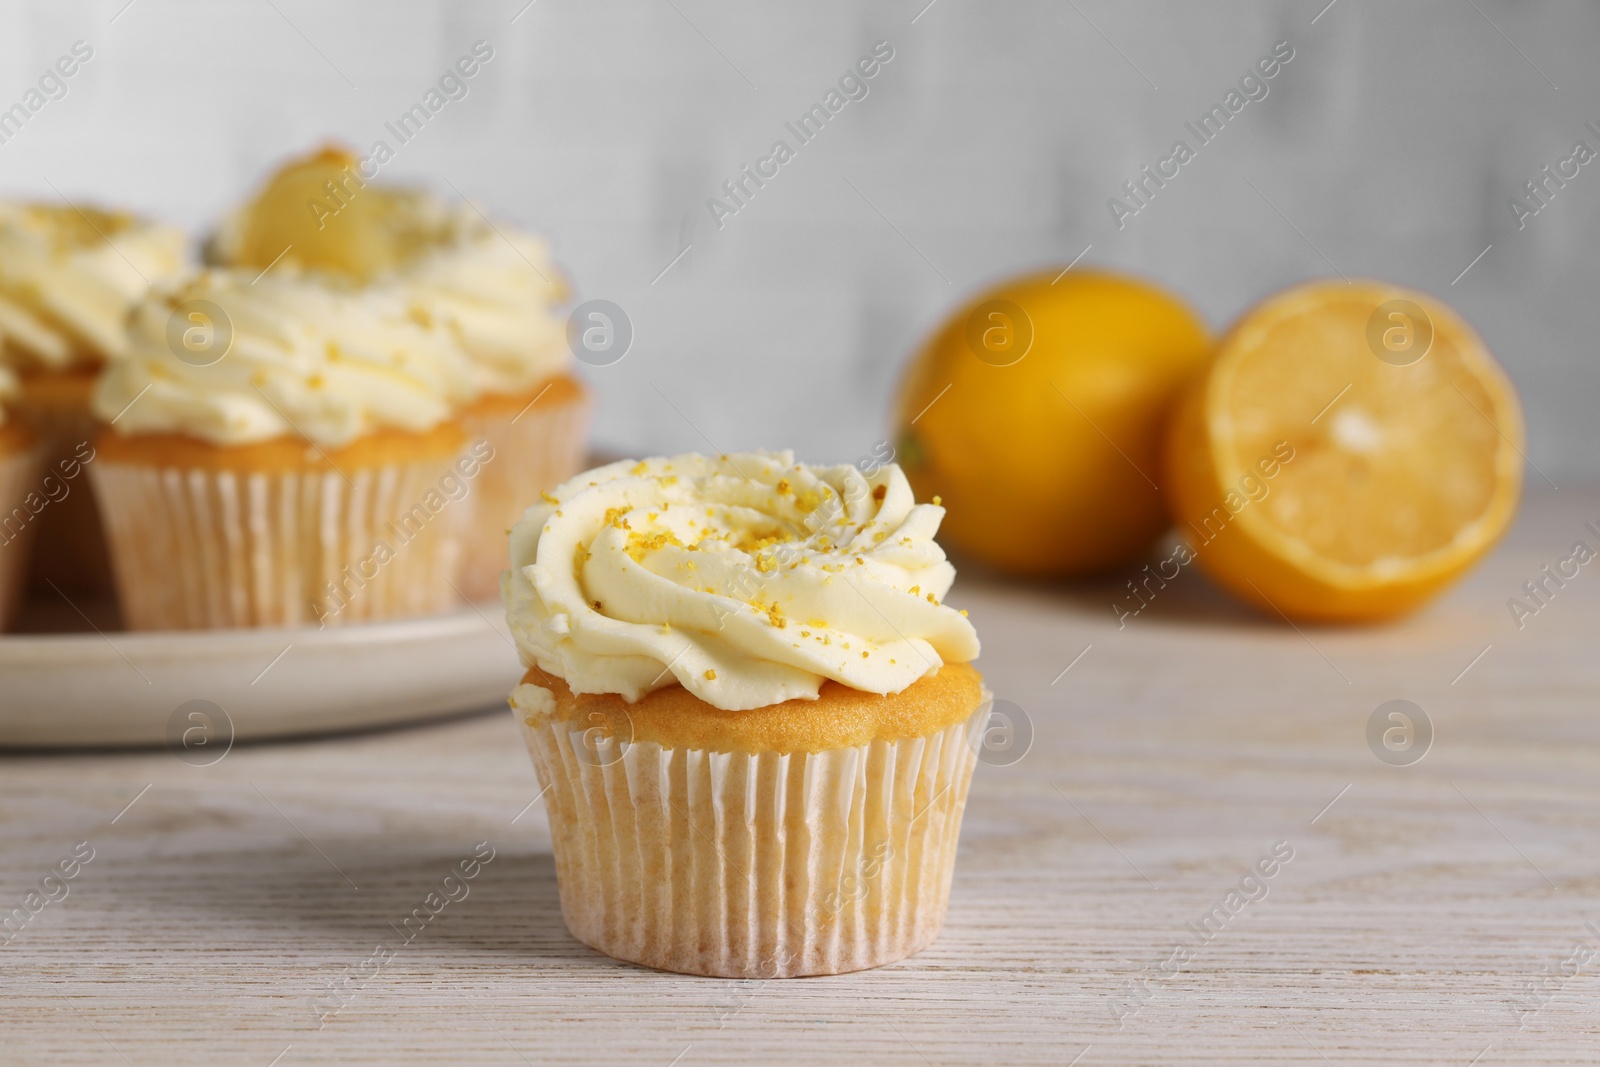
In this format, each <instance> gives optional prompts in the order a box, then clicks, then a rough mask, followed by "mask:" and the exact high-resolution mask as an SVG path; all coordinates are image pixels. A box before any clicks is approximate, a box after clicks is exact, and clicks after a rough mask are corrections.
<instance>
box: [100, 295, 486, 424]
mask: <svg viewBox="0 0 1600 1067" xmlns="http://www.w3.org/2000/svg"><path fill="white" fill-rule="evenodd" d="M189 301H206V302H209V303H210V304H211V305H214V307H215V308H216V309H220V311H221V317H218V316H216V315H215V314H214V313H213V312H209V311H205V310H202V311H201V314H202V315H205V316H206V317H207V319H215V320H216V321H206V320H205V319H197V320H195V325H194V327H193V328H195V329H199V330H205V329H211V330H213V331H216V330H221V329H228V330H231V332H232V342H231V345H229V346H227V347H226V352H225V354H222V355H220V356H219V357H217V358H215V359H214V361H212V358H213V354H212V353H211V352H209V351H208V349H209V348H210V346H211V345H216V344H222V343H224V342H222V341H219V340H217V337H218V335H217V334H216V333H213V334H212V335H211V336H210V337H209V338H204V340H205V342H206V343H205V345H203V346H202V350H201V351H200V352H199V353H196V354H187V353H186V358H184V359H180V358H179V357H178V347H179V346H181V336H182V332H183V331H184V330H186V329H188V328H189V323H188V321H187V320H185V321H182V322H180V323H179V324H178V326H179V327H180V329H179V341H178V342H177V343H176V344H175V342H174V339H173V335H172V332H171V331H172V324H173V318H174V316H175V313H177V312H178V309H179V308H181V307H182V306H183V305H184V304H186V303H187V302H189ZM223 323H225V324H226V325H225V326H224V325H223ZM470 390H471V369H470V367H469V366H468V365H467V361H466V358H465V356H464V355H463V354H462V353H461V351H460V349H459V348H458V347H457V346H456V345H455V344H453V343H452V342H451V341H450V340H449V339H448V338H447V337H444V336H443V335H442V334H440V333H439V331H437V330H433V329H429V328H427V327H425V326H423V325H421V324H419V323H417V322H416V321H414V320H413V319H412V318H410V317H409V316H408V314H407V311H406V308H405V305H404V303H403V301H401V300H399V299H397V298H395V297H393V296H392V295H391V296H384V295H382V294H379V293H375V292H372V291H370V290H369V291H346V290H344V289H340V288H337V287H334V286H331V285H329V284H327V283H326V280H325V279H316V278H311V277H308V276H305V275H302V274H298V273H296V272H293V271H287V270H282V269H281V268H280V269H279V270H278V271H274V272H272V273H269V274H266V275H264V276H260V277H257V276H256V275H255V274H254V273H253V272H251V271H231V270H206V271H203V272H201V273H200V274H199V275H198V276H196V277H194V278H192V279H190V280H189V281H187V282H186V283H184V284H182V285H180V286H176V287H173V288H170V289H168V290H165V291H163V292H160V293H157V294H153V295H152V296H151V297H150V298H149V299H147V300H146V301H144V302H143V303H142V304H140V305H139V307H138V308H137V310H136V311H135V312H134V315H133V331H132V347H131V351H130V352H129V353H128V354H127V355H126V356H125V357H122V358H119V359H116V360H113V361H112V363H111V365H110V366H109V367H108V368H107V369H106V371H105V372H104V373H103V374H102V375H101V376H100V379H99V381H98V382H97V383H96V386H95V392H94V396H93V400H92V406H93V409H94V412H95V414H96V415H98V416H99V417H100V418H102V419H104V420H106V421H108V422H110V421H113V420H114V422H115V427H116V429H117V430H118V431H119V432H122V433H130V434H138V433H178V434H184V435H187V436H190V437H196V438H199V439H201V440H203V441H208V442H210V443H212V444H217V445H243V444H251V443H254V442H257V441H265V440H268V439H271V438H275V437H282V436H287V435H299V436H301V437H303V438H305V439H307V440H309V441H311V442H313V443H315V444H317V445H321V446H323V447H331V448H338V447H342V446H344V445H347V444H349V443H351V442H352V441H354V440H355V439H357V438H358V437H361V436H364V435H366V434H369V433H372V432H374V431H376V430H382V429H397V430H406V431H411V432H421V431H425V430H428V429H431V428H432V427H434V426H436V425H438V424H439V423H440V422H442V421H444V420H445V419H447V418H449V417H450V415H451V412H452V410H453V405H454V404H456V403H459V402H460V401H461V400H462V399H464V398H465V397H467V396H469V395H470Z"/></svg>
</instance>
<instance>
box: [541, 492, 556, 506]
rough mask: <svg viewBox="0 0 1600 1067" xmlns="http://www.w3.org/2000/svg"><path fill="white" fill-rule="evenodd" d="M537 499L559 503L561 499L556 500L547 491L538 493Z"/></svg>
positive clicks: (549, 502) (547, 502)
mask: <svg viewBox="0 0 1600 1067" xmlns="http://www.w3.org/2000/svg"><path fill="white" fill-rule="evenodd" d="M539 499H540V500H543V501H544V502H545V503H546V504H559V503H561V501H559V500H557V499H556V498H555V497H553V496H551V495H550V494H549V493H540V494H539Z"/></svg>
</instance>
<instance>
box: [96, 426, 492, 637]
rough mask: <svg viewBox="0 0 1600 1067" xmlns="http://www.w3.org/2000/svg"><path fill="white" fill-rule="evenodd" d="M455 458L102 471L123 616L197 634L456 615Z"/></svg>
mask: <svg viewBox="0 0 1600 1067" xmlns="http://www.w3.org/2000/svg"><path fill="white" fill-rule="evenodd" d="M454 459H455V457H454V456H445V457H440V458H432V459H428V460H426V461H418V462H415V463H397V464H388V465H381V466H371V467H364V468H361V467H357V468H350V469H348V470H346V471H345V472H344V474H340V473H339V472H337V471H295V470H289V471H243V470H240V471H211V470H197V469H175V468H156V467H147V466H137V465H133V464H110V463H105V462H104V461H101V462H98V463H95V464H94V465H93V466H92V467H91V468H90V473H91V475H92V476H93V478H94V485H95V491H96V493H97V494H98V495H99V499H100V506H101V509H102V511H103V513H104V514H105V516H106V525H107V531H108V534H109V537H110V542H111V557H112V564H113V567H114V570H115V572H116V580H117V591H118V595H119V597H120V598H121V602H122V613H123V620H124V622H125V623H126V624H127V626H128V627H129V628H130V629H134V630H188V629H202V628H226V627H260V626H299V625H307V624H319V625H338V624H344V623H353V622H367V621H372V620H377V619H395V618H403V617H408V616H416V615H430V614H435V613H439V612H443V611H448V610H450V609H451V608H452V607H454V606H455V605H456V604H458V603H459V601H460V598H459V596H458V595H457V593H456V591H455V588H454V587H453V586H452V585H451V581H452V579H453V578H454V576H455V574H456V570H457V568H458V567H459V565H460V532H459V527H460V525H461V521H462V519H463V517H464V512H465V506H464V502H463V501H459V500H457V501H451V500H449V498H447V497H444V496H443V495H442V494H440V493H439V492H438V487H439V484H440V479H441V478H442V477H443V476H444V475H445V474H446V473H447V472H448V471H449V470H450V469H451V467H450V464H451V463H452V462H453V461H454ZM346 475H348V480H347V479H346ZM430 491H431V492H432V496H431V497H430V495H429V494H430ZM430 499H432V500H434V501H439V500H443V501H444V503H443V505H442V506H440V507H439V508H438V509H437V510H433V509H430V507H429V505H428V503H427V502H428V501H429V500H430ZM379 545H382V546H384V549H386V550H387V551H382V550H380V549H379V548H378V546H379ZM380 557H387V558H382V559H380Z"/></svg>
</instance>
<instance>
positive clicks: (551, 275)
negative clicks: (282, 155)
mask: <svg viewBox="0 0 1600 1067" xmlns="http://www.w3.org/2000/svg"><path fill="white" fill-rule="evenodd" d="M213 255H214V256H215V257H217V258H219V259H220V260H221V261H223V262H228V263H234V264H240V265H247V266H253V267H256V268H257V269H260V268H265V267H267V266H268V265H269V264H271V263H273V262H275V261H278V262H282V263H286V264H299V265H300V266H303V267H305V268H307V269H312V270H317V271H323V272H329V273H333V274H339V275H343V276H345V277H348V278H352V279H355V280H357V281H358V282H360V283H361V284H363V285H366V286H368V287H370V288H372V289H373V290H376V291H386V292H390V293H393V294H394V295H395V296H396V297H398V298H399V299H401V300H403V301H404V302H405V305H406V309H407V313H408V314H409V315H410V316H411V317H412V318H413V319H414V320H415V321H416V322H418V323H419V324H421V325H423V326H425V327H427V328H430V329H437V330H440V331H441V332H443V333H444V334H445V335H446V336H448V337H449V338H451V339H452V340H453V341H454V342H455V343H456V344H457V345H459V346H460V347H461V349H462V351H463V352H464V353H465V354H466V356H467V358H468V363H469V365H470V367H471V376H470V380H469V381H470V387H469V390H468V391H469V392H470V399H468V400H467V401H466V402H465V403H464V405H463V409H462V416H463V426H464V429H465V430H466V432H467V434H468V436H469V438H470V439H472V440H474V441H477V440H483V441H486V442H487V443H488V447H489V449H490V451H491V453H492V455H493V456H494V457H495V458H494V460H492V461H490V462H488V463H486V464H485V466H484V469H483V473H482V475H481V476H480V477H479V478H478V480H477V482H476V483H475V484H474V486H473V492H472V512H473V516H474V518H473V520H472V521H471V523H470V524H469V525H468V527H467V528H466V530H465V531H464V538H465V541H464V546H463V547H464V550H465V551H464V558H463V570H462V576H461V586H462V589H463V591H464V592H465V593H466V594H467V595H468V596H469V597H472V598H473V599H483V598H486V597H492V596H494V595H495V594H496V592H498V590H499V588H500V575H501V573H502V572H503V571H504V570H505V568H506V566H507V559H506V548H505V546H506V533H507V531H508V529H509V528H510V526H511V524H512V523H513V522H515V521H516V520H517V518H518V516H519V515H521V513H522V508H523V507H524V506H525V505H526V504H527V502H528V501H529V500H531V499H533V498H535V497H537V496H538V494H539V493H540V492H541V491H544V490H548V489H550V488H551V487H553V486H554V485H556V484H557V483H558V482H561V481H563V480H565V479H566V478H567V477H569V476H570V475H572V474H573V473H574V472H575V471H576V470H577V469H578V468H579V467H580V466H581V465H582V462H583V458H584V455H585V453H586V447H585V444H584V441H585V437H586V434H587V432H588V424H589V418H590V414H591V411H592V407H593V404H592V401H591V398H590V396H589V393H588V390H587V389H585V388H584V386H583V384H582V382H581V381H580V380H579V379H578V378H576V377H575V376H573V374H572V372H571V371H572V354H571V351H570V350H569V348H568V347H567V343H566V334H565V319H564V317H563V316H561V315H560V314H559V313H558V307H559V305H560V304H561V303H562V302H563V301H564V300H566V298H567V287H566V285H565V283H564V281H563V279H562V277H561V275H560V273H559V272H558V271H557V269H556V268H555V266H554V265H553V264H552V262H551V260H550V252H549V247H548V246H547V245H546V243H545V242H544V241H543V240H541V239H539V238H537V237H535V236H533V235H531V234H528V233H525V232H523V231H521V230H519V229H517V228H515V227H513V226H511V225H509V224H505V223H499V224H494V223H491V222H490V221H489V220H488V219H487V218H485V217H484V216H483V215H481V214H480V213H479V212H478V211H477V210H476V209H475V208H473V207H471V206H470V205H467V204H456V203H449V202H447V201H445V200H443V199H441V198H439V197H437V196H433V195H432V194H429V193H427V192H423V191H420V190H414V189H402V188H394V187H386V186H381V185H374V184H369V183H368V182H367V181H366V179H365V178H364V177H363V176H362V172H361V166H360V161H359V160H357V159H356V157H355V156H354V155H353V154H351V153H349V152H347V151H344V150H342V149H338V148H326V149H323V150H322V151H320V152H317V153H314V154H313V155H311V156H309V157H307V158H305V159H302V160H297V161H294V162H292V163H290V164H289V165H288V166H286V167H285V168H284V169H283V170H281V171H280V172H279V173H278V174H277V175H275V176H274V177H273V178H272V180H271V181H270V182H268V184H267V186H266V187H265V188H264V189H263V190H262V192H261V193H260V194H259V195H258V197H257V198H256V200H255V201H253V202H252V203H251V204H249V205H247V206H246V207H245V208H244V209H243V210H241V211H240V212H238V213H237V214H236V215H234V216H233V217H232V218H230V219H229V220H228V221H227V222H226V223H225V224H224V225H223V227H222V229H221V231H220V232H219V233H218V235H217V237H216V239H215V241H214V242H213ZM280 257H281V260H280Z"/></svg>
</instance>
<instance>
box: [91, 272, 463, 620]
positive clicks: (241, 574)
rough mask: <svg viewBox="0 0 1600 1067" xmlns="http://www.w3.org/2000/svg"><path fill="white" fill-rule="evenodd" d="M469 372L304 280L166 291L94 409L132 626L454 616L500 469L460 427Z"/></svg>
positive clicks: (375, 308)
mask: <svg viewBox="0 0 1600 1067" xmlns="http://www.w3.org/2000/svg"><path fill="white" fill-rule="evenodd" d="M466 371H467V368H466V367H465V366H464V365H463V359H462V357H461V355H460V353H459V352H458V351H457V350H456V348H455V347H454V346H452V345H450V344H448V343H445V342H443V341H442V340H441V339H440V337H439V336H438V335H437V333H435V332H434V331H430V330H427V329H424V328H422V327H420V326H418V325H417V324H416V323H415V322H413V321H412V320H411V319H410V318H409V317H407V315H406V314H405V309H404V307H403V306H402V305H401V304H400V303H399V302H398V301H395V300H392V299H385V298H382V297H381V296H380V295H379V294H375V293H372V292H367V291H348V290H344V289H340V288H338V287H336V286H333V285H330V284H328V283H327V281H326V280H325V279H320V278H313V277H309V276H306V275H303V274H301V273H299V272H297V271H293V270H285V269H283V268H279V269H278V270H277V271H274V272H272V273H269V274H266V275H263V276H259V277H258V276H257V275H256V274H255V273H254V272H248V271H246V272H236V271H227V270H207V271H203V272H201V273H200V274H199V275H197V276H195V277H194V278H192V279H190V280H188V281H186V282H184V283H183V284H181V285H178V286H175V287H171V288H169V289H166V290H162V291H161V292H159V293H157V294H153V295H152V296H151V298H149V299H148V300H146V301H145V302H144V303H143V304H141V305H140V306H139V307H138V308H137V309H135V311H134V313H133V318H132V343H131V346H130V350H129V352H128V354H127V355H126V356H123V357H121V358H118V359H116V360H114V361H113V362H112V364H111V365H110V366H109V367H108V368H107V370H106V372H105V374H104V375H102V377H101V378H100V380H99V382H98V383H97V385H96V387H95V392H94V397H93V407H94V411H95V414H97V415H98V416H100V418H101V419H103V420H104V421H105V422H106V423H107V424H108V425H107V427H106V428H105V430H104V431H103V432H102V433H101V434H100V436H99V438H98V439H97V442H96V446H95V447H96V450H97V453H98V458H97V459H96V460H95V462H94V464H93V465H92V466H91V468H90V471H91V476H92V477H93V479H94V486H95V491H96V493H97V494H98V495H99V498H100V505H101V510H102V512H103V514H104V515H105V520H106V528H107V534H108V540H109V542H110V545H111V555H112V563H113V565H114V569H115V572H116V582H117V591H118V594H119V596H120V599H121V602H122V610H123V617H124V620H125V621H126V623H127V624H128V626H129V627H130V628H133V629H141V630H150V629H193V628H210V627H248V626H297V625H302V624H310V623H316V624H317V625H319V626H326V625H332V624H338V623H348V622H357V621H366V620H373V619H392V618H400V617H405V616H412V615H424V614H431V613H435V612H440V611H444V610H447V609H448V608H450V607H452V606H453V605H454V604H455V603H457V601H458V599H459V598H458V596H457V594H456V591H455V586H454V575H455V573H456V569H457V567H458V566H459V556H460V537H459V534H458V532H457V527H458V525H459V522H460V518H461V516H462V514H463V510H464V505H463V504H462V501H463V500H464V499H465V497H466V496H467V494H468V493H469V491H470V487H471V483H472V479H473V478H475V477H476V476H477V475H478V474H479V472H480V470H481V468H482V465H483V459H484V456H483V453H482V450H481V449H479V450H478V451H476V452H475V451H474V450H472V449H470V448H467V447H466V444H467V441H466V435H465V433H464V432H463V431H462V429H461V426H460V422H459V419H457V418H456V417H455V416H454V414H453V413H454V410H455V407H456V405H457V404H458V403H459V399H460V397H459V393H458V391H457V390H458V389H459V384H460V383H461V382H462V381H463V380H464V377H465V374H466Z"/></svg>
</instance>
